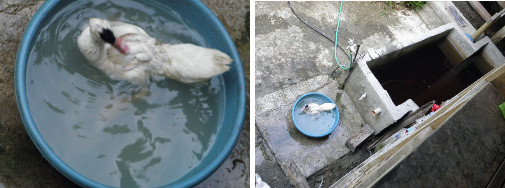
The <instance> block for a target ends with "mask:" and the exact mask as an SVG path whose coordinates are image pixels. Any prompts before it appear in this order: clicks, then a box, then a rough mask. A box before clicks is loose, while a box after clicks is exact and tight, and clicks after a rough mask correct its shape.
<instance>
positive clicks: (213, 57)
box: [164, 44, 232, 83]
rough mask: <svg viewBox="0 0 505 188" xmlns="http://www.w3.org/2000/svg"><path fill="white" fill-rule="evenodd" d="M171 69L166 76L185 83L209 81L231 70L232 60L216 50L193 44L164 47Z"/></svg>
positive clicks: (168, 69)
mask: <svg viewBox="0 0 505 188" xmlns="http://www.w3.org/2000/svg"><path fill="white" fill-rule="evenodd" d="M164 50H165V51H166V54H167V57H168V58H169V61H170V62H171V63H170V67H167V69H166V70H165V74H167V75H168V76H173V77H175V79H177V80H179V81H182V82H185V83H191V82H199V81H204V80H207V79H209V78H211V77H213V76H216V75H218V74H222V73H224V72H226V71H228V70H229V69H230V67H229V66H228V65H229V64H230V63H231V62H232V59H231V58H230V57H229V56H228V55H226V54H225V53H223V52H220V51H219V50H216V49H211V48H204V47H200V46H196V45H193V44H176V45H169V46H164Z"/></svg>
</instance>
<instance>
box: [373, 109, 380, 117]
mask: <svg viewBox="0 0 505 188" xmlns="http://www.w3.org/2000/svg"><path fill="white" fill-rule="evenodd" d="M381 111H382V110H381V108H376V109H375V110H372V115H374V116H376V115H379V114H380V113H381Z"/></svg>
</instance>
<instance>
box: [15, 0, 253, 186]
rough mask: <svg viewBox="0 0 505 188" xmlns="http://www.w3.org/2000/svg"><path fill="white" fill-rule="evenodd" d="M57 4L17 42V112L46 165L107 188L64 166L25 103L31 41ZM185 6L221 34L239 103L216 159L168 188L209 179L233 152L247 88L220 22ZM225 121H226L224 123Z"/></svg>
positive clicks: (51, 2)
mask: <svg viewBox="0 0 505 188" xmlns="http://www.w3.org/2000/svg"><path fill="white" fill-rule="evenodd" d="M58 2H59V0H47V1H46V2H44V4H42V6H41V7H40V8H39V9H38V10H37V12H36V13H35V14H34V15H33V17H32V19H31V20H30V23H29V24H28V27H27V28H26V30H25V33H24V34H23V38H22V40H21V42H20V43H19V47H18V51H17V54H16V65H15V70H14V86H15V94H16V95H15V96H16V101H17V105H18V109H19V112H20V116H21V119H22V121H23V124H24V126H25V129H26V130H27V132H28V135H29V136H30V138H31V140H32V141H33V143H34V145H35V146H36V147H37V149H38V150H39V152H40V153H41V154H42V155H43V156H44V157H45V158H46V159H47V160H48V162H49V163H50V164H51V165H52V166H53V167H54V168H55V169H56V170H58V171H59V172H60V173H61V174H63V175H64V176H66V177H67V178H68V179H70V180H71V181H73V182H74V183H76V184H79V185H81V186H83V187H108V186H106V185H103V184H101V183H98V182H96V181H93V180H91V179H89V178H86V177H84V176H83V175H81V174H79V173H78V172H77V171H75V170H74V169H72V168H71V167H70V166H68V165H67V164H65V162H63V161H62V160H61V159H60V158H59V157H58V156H57V155H56V154H55V153H54V152H53V151H52V149H51V148H50V147H49V145H48V144H47V143H46V142H45V141H44V139H43V138H42V135H41V134H40V133H39V131H38V129H37V127H36V125H35V122H34V120H33V118H32V116H31V112H30V109H29V105H28V100H27V97H26V82H25V81H26V65H27V61H28V55H24V56H23V55H22V54H29V50H30V43H32V41H33V40H34V35H35V33H36V31H37V28H38V27H39V26H40V23H41V21H42V19H43V18H44V17H45V16H46V15H47V14H48V13H49V11H50V10H51V9H52V8H53V7H54V6H55V5H56V4H57V3H58ZM186 3H192V4H193V5H194V6H196V9H199V10H201V11H202V14H205V15H207V16H208V18H209V19H210V23H209V24H211V25H214V26H215V28H216V30H217V31H218V32H219V33H220V34H222V35H223V38H224V41H222V42H223V43H225V46H228V47H230V50H231V52H230V53H231V54H228V55H230V56H231V58H232V59H233V60H234V62H233V64H232V67H231V68H235V69H236V71H237V73H238V75H240V76H238V77H236V79H238V80H237V83H238V89H239V91H238V95H239V96H238V98H239V100H238V103H237V104H236V105H237V109H238V111H237V112H236V114H235V117H236V118H235V121H234V122H233V125H234V126H233V130H231V131H230V132H231V134H230V138H231V142H226V144H225V145H224V146H223V150H221V152H219V153H218V155H217V157H216V159H215V160H212V161H211V162H210V163H209V164H208V165H207V166H206V167H205V168H203V169H202V170H201V171H200V172H198V173H196V174H195V175H194V176H192V177H188V178H187V179H185V180H183V181H181V182H177V183H176V184H169V185H166V186H169V187H191V186H194V185H196V184H197V183H199V182H201V181H202V180H204V179H205V178H207V177H208V176H210V175H211V174H212V173H213V172H214V171H215V170H217V168H218V167H219V166H220V165H221V164H222V163H223V162H224V161H225V159H226V158H227V157H228V155H229V154H230V153H231V151H232V150H233V147H234V146H235V144H236V142H237V140H238V137H239V135H240V131H241V130H242V125H243V123H244V118H245V108H246V107H245V103H246V102H245V101H246V88H245V78H244V72H243V69H242V62H241V61H240V57H239V55H238V52H237V48H236V46H235V44H234V42H233V40H232V39H231V37H230V35H229V33H228V31H227V30H226V28H225V27H224V26H223V24H222V23H221V21H219V19H218V18H217V17H216V15H214V13H212V11H211V10H210V9H209V8H208V7H207V6H206V5H205V4H203V3H202V2H201V1H199V0H188V1H187V2H186ZM225 121H226V120H225Z"/></svg>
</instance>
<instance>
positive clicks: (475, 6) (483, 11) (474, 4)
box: [468, 1, 491, 21]
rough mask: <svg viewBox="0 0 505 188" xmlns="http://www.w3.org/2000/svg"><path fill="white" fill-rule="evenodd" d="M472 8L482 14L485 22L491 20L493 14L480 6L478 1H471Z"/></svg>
mask: <svg viewBox="0 0 505 188" xmlns="http://www.w3.org/2000/svg"><path fill="white" fill-rule="evenodd" d="M468 3H469V4H470V6H471V7H472V8H473V9H475V11H477V13H479V14H480V16H481V17H482V18H483V19H484V21H488V20H489V19H490V18H491V14H489V12H488V11H487V10H486V8H484V6H482V4H480V2H478V1H469V2H468Z"/></svg>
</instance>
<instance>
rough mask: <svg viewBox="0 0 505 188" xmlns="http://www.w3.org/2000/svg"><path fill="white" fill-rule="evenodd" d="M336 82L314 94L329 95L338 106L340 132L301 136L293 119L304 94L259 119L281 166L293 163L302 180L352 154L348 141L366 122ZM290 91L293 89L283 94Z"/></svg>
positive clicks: (262, 114) (259, 125)
mask: <svg viewBox="0 0 505 188" xmlns="http://www.w3.org/2000/svg"><path fill="white" fill-rule="evenodd" d="M337 88H338V83H337V82H336V81H331V80H330V81H329V83H328V84H326V85H324V86H323V87H322V88H320V89H318V90H315V91H307V92H319V93H323V94H325V95H327V96H328V97H330V98H331V99H332V100H334V101H335V103H336V104H337V108H338V109H339V112H340V120H339V124H338V126H337V128H336V129H335V130H334V131H333V132H332V133H331V134H330V135H329V136H328V137H325V138H321V139H314V138H309V137H307V136H305V135H303V134H302V133H301V132H299V131H298V130H297V129H296V127H295V125H294V124H293V121H292V119H291V109H292V105H293V104H294V103H295V101H296V99H297V98H298V97H300V96H301V95H303V94H305V93H306V92H304V93H298V95H295V96H296V97H294V98H293V99H292V100H291V101H290V102H287V103H285V104H284V105H280V106H279V107H277V108H275V109H272V110H270V111H266V112H264V113H261V114H257V115H256V116H257V117H256V126H257V127H258V130H259V131H260V132H261V135H263V138H264V140H265V141H266V142H267V143H268V146H269V147H270V149H271V150H272V152H273V153H274V155H275V157H276V158H277V160H278V162H279V163H281V164H282V163H285V162H287V161H289V160H292V161H293V162H294V163H295V164H296V166H297V167H298V168H299V170H300V172H301V173H302V174H303V176H305V177H308V176H310V175H311V174H313V173H314V172H316V171H318V170H320V169H322V168H323V167H324V166H326V165H328V164H330V163H331V162H333V161H335V160H337V159H339V158H340V157H342V156H343V155H345V154H347V153H348V152H349V149H347V147H346V146H345V141H346V140H347V139H349V138H350V137H351V136H353V135H355V134H356V133H357V132H359V131H361V129H363V127H362V126H361V125H362V123H363V120H362V119H361V117H360V116H359V114H358V113H357V111H356V109H355V108H354V107H353V106H352V102H351V101H350V99H349V97H348V96H347V94H346V93H345V92H343V91H342V90H338V89H337ZM283 91H284V92H281V93H280V94H282V93H285V92H289V91H291V90H290V88H287V89H285V90H283Z"/></svg>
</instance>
